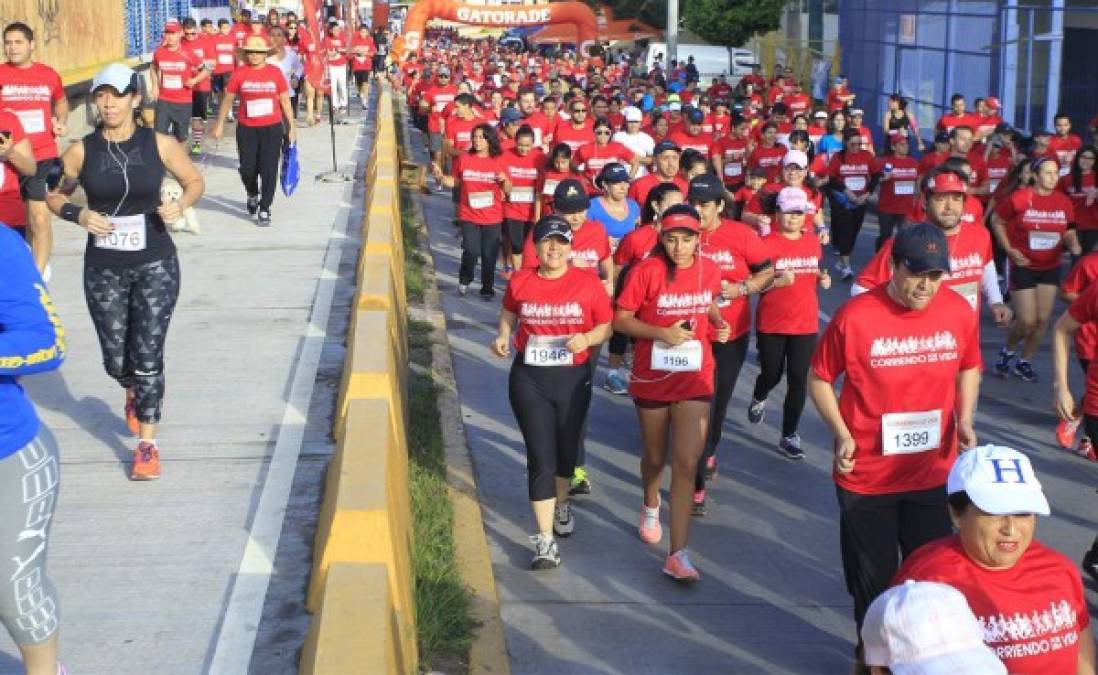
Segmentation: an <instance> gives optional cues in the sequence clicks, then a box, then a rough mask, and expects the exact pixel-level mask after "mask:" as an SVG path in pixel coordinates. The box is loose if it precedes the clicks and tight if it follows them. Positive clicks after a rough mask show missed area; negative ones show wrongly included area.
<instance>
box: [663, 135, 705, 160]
mask: <svg viewBox="0 0 1098 675" xmlns="http://www.w3.org/2000/svg"><path fill="white" fill-rule="evenodd" d="M667 138H668V140H670V141H671V142H673V143H674V144H675V145H677V146H679V147H680V148H682V149H683V150H687V149H690V150H694V151H696V152H700V153H701V155H702V157H705V158H706V159H709V156H710V155H711V154H713V144H712V143H711V142H710V139H711V138H712V136H704V135H702V134H698V135H697V136H691V135H690V134H688V133H686V132H685V131H681V130H680V131H676V132H674V133H671V134H668V135H667Z"/></svg>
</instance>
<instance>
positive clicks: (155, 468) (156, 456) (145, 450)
mask: <svg viewBox="0 0 1098 675" xmlns="http://www.w3.org/2000/svg"><path fill="white" fill-rule="evenodd" d="M157 478H160V452H159V451H158V450H157V449H156V445H154V444H153V443H149V442H147V441H141V442H140V443H138V444H137V449H136V450H134V451H133V470H132V471H131V472H130V480H156V479H157Z"/></svg>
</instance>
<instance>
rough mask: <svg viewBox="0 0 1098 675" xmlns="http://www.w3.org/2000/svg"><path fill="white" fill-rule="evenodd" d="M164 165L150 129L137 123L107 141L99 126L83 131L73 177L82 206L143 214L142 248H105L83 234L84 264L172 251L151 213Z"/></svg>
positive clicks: (125, 263)
mask: <svg viewBox="0 0 1098 675" xmlns="http://www.w3.org/2000/svg"><path fill="white" fill-rule="evenodd" d="M123 171H125V177H123ZM164 171H165V169H164V163H163V162H162V161H160V152H159V151H158V150H157V147H156V132H155V131H153V130H152V129H149V128H147V127H137V130H136V131H135V132H134V134H133V136H131V137H130V138H129V139H127V140H125V141H123V142H121V143H114V142H113V141H112V142H111V143H110V144H109V147H108V143H107V140H106V139H105V138H103V132H102V130H100V129H96V130H95V131H93V132H92V133H90V134H88V135H87V136H85V137H84V166H83V167H82V168H81V169H80V176H79V179H80V184H81V185H82V186H83V188H84V192H85V193H86V194H87V196H88V208H90V209H91V210H93V211H98V212H100V213H102V214H104V215H106V216H108V217H110V216H112V215H117V216H136V215H144V216H145V248H144V250H140V251H132V250H115V249H113V248H105V247H103V246H102V245H97V244H96V238H95V237H94V236H92V235H91V234H89V235H88V243H87V247H86V248H85V249H84V263H85V264H86V265H91V266H104V265H110V266H121V267H133V266H135V265H143V264H145V263H149V262H153V261H154V260H163V259H164V258H170V257H171V256H173V255H175V243H174V242H173V241H172V238H171V235H170V234H168V230H167V228H166V227H165V226H164V221H163V220H162V219H161V218H160V216H159V215H157V213H156V209H157V208H159V207H160V184H161V183H162V182H163V180H164ZM127 180H128V181H129V189H128V191H127V188H126V182H127Z"/></svg>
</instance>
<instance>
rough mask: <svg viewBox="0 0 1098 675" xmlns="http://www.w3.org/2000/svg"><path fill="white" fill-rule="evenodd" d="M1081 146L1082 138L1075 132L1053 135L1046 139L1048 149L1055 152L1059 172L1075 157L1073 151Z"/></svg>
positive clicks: (1064, 170) (1062, 172)
mask: <svg viewBox="0 0 1098 675" xmlns="http://www.w3.org/2000/svg"><path fill="white" fill-rule="evenodd" d="M1081 147H1083V139H1081V138H1079V137H1078V136H1077V135H1075V134H1068V135H1067V136H1053V137H1052V138H1051V139H1049V141H1048V149H1049V150H1051V151H1052V152H1054V153H1056V161H1057V163H1059V165H1060V173H1061V174H1064V173H1065V172H1066V171H1067V169H1068V168H1069V167H1071V162H1072V160H1073V159H1075V153H1076V152H1078V151H1079V148H1081Z"/></svg>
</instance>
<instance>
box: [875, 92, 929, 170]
mask: <svg viewBox="0 0 1098 675" xmlns="http://www.w3.org/2000/svg"><path fill="white" fill-rule="evenodd" d="M881 128H882V129H883V130H884V133H885V136H886V137H887V138H894V137H895V136H894V134H896V133H897V132H903V133H902V135H903V136H904V137H905V138H909V139H911V138H913V139H915V144H916V147H917V148H918V150H919V152H922V151H923V139H922V138H921V137H920V136H919V122H918V121H917V120H916V119H915V115H914V114H912V112H911V111H910V109H909V108H908V101H907V99H906V98H904V97H903V96H901V95H900V94H891V95H889V97H888V109H887V110H885V114H884V123H883V124H882V125H881ZM892 149H893V148H892V147H891V144H888V146H887V147H886V148H885V154H886V155H887V154H889V151H890V150H892Z"/></svg>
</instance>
